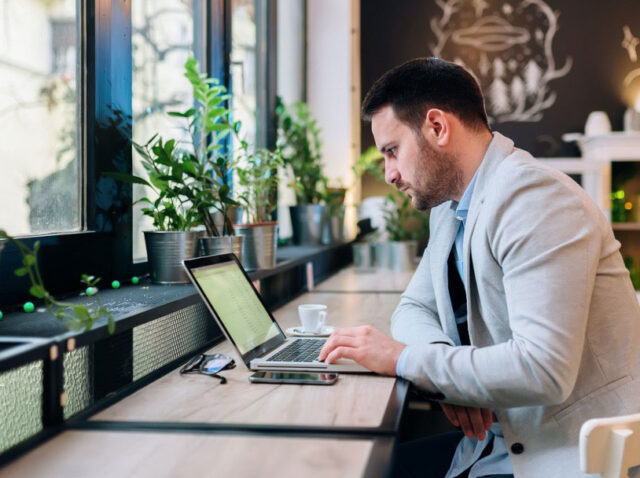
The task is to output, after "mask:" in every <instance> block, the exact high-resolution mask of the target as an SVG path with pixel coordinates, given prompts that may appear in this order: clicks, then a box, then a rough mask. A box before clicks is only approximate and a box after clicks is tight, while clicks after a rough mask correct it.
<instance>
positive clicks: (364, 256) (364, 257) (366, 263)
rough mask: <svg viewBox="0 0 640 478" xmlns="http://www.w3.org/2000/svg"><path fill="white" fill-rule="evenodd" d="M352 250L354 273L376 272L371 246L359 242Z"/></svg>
mask: <svg viewBox="0 0 640 478" xmlns="http://www.w3.org/2000/svg"><path fill="white" fill-rule="evenodd" d="M352 248H353V265H354V266H355V269H356V272H374V271H375V270H376V267H375V263H374V248H373V244H369V243H368V242H359V243H355V244H353V245H352Z"/></svg>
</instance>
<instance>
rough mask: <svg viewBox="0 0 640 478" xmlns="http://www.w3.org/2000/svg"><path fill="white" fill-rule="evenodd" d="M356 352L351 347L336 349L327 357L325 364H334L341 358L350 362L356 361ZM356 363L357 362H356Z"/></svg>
mask: <svg viewBox="0 0 640 478" xmlns="http://www.w3.org/2000/svg"><path fill="white" fill-rule="evenodd" d="M356 355H357V351H356V349H354V348H351V347H337V348H336V349H334V350H333V352H331V353H330V354H329V355H327V358H326V360H325V361H326V362H327V363H334V362H337V361H338V360H339V359H341V358H348V359H351V360H356ZM356 361H357V360H356Z"/></svg>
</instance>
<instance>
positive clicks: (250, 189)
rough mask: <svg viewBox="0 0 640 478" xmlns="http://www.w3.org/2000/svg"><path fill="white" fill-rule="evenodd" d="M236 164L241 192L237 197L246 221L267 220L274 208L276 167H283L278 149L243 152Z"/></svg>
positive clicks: (276, 179)
mask: <svg viewBox="0 0 640 478" xmlns="http://www.w3.org/2000/svg"><path fill="white" fill-rule="evenodd" d="M246 149H247V148H246V145H245V148H244V151H245V153H246V154H244V155H243V156H241V159H240V160H239V161H238V162H237V163H236V166H235V168H234V169H235V171H236V173H237V174H238V184H239V185H240V187H241V188H242V189H243V191H242V193H241V194H240V196H239V199H240V202H242V203H243V204H244V206H245V208H246V209H247V213H248V216H249V217H248V219H249V222H252V223H260V222H269V221H271V214H272V213H273V212H274V211H275V209H276V207H277V202H276V200H275V198H276V194H275V192H276V188H277V187H278V168H279V167H280V166H282V165H283V161H282V154H281V152H280V150H279V149H278V150H276V151H269V150H267V149H256V151H255V152H254V153H248V152H246Z"/></svg>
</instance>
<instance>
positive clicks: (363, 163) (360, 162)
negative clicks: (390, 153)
mask: <svg viewBox="0 0 640 478" xmlns="http://www.w3.org/2000/svg"><path fill="white" fill-rule="evenodd" d="M383 158H384V156H383V155H382V153H381V152H380V150H378V148H376V147H375V146H370V147H369V148H367V150H366V151H364V152H363V153H362V154H361V155H360V156H359V157H358V159H357V160H356V164H355V165H354V166H353V167H352V168H351V169H352V171H353V174H354V176H355V179H360V178H361V177H362V176H363V175H364V174H365V173H369V174H371V175H372V176H374V177H375V178H376V179H379V180H380V181H382V182H384V161H382V160H383Z"/></svg>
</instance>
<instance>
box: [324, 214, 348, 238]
mask: <svg viewBox="0 0 640 478" xmlns="http://www.w3.org/2000/svg"><path fill="white" fill-rule="evenodd" d="M343 239H344V206H343V207H342V208H341V209H340V211H339V212H338V213H337V214H336V215H333V216H332V215H329V216H328V217H327V221H326V222H325V228H324V231H323V235H322V243H323V244H337V243H339V242H342V240H343Z"/></svg>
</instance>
